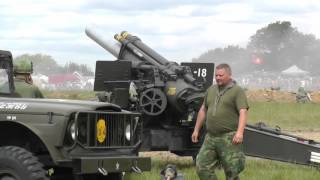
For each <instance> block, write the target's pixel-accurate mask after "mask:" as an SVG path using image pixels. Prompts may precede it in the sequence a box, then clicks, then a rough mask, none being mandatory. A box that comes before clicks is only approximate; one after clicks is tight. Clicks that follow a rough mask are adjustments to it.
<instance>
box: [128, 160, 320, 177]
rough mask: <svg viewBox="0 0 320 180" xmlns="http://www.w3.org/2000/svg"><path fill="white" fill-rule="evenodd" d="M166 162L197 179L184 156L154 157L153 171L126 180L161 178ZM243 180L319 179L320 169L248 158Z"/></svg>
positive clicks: (186, 175) (219, 172) (184, 174)
mask: <svg viewBox="0 0 320 180" xmlns="http://www.w3.org/2000/svg"><path fill="white" fill-rule="evenodd" d="M166 164H175V165H176V166H177V169H178V170H179V173H181V174H182V175H183V176H184V179H185V180H197V179H198V176H197V174H196V172H195V167H194V165H193V162H192V159H186V158H182V159H181V160H178V161H176V160H171V159H170V158H169V159H168V158H161V159H160V158H159V157H154V158H152V170H151V172H144V173H143V174H141V175H137V174H129V175H127V176H126V178H125V179H126V180H159V179H160V175H159V174H160V171H161V169H162V168H163V167H165V166H166ZM216 172H217V176H218V178H219V179H221V180H222V179H225V177H224V173H223V170H220V169H219V170H217V171H216ZM240 179H242V180H319V179H320V169H316V168H314V167H307V166H302V165H293V164H287V163H281V162H275V161H271V160H262V159H256V158H247V160H246V168H245V170H244V171H243V172H242V174H241V175H240Z"/></svg>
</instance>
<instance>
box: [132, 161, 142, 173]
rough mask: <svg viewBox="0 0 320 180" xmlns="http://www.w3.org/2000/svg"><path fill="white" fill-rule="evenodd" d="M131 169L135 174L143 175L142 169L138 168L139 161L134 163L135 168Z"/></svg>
mask: <svg viewBox="0 0 320 180" xmlns="http://www.w3.org/2000/svg"><path fill="white" fill-rule="evenodd" d="M131 169H132V170H133V171H134V172H135V173H138V174H141V173H142V171H141V169H140V168H139V167H138V162H137V161H134V164H133V166H132V167H131Z"/></svg>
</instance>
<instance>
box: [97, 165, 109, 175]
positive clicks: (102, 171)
mask: <svg viewBox="0 0 320 180" xmlns="http://www.w3.org/2000/svg"><path fill="white" fill-rule="evenodd" d="M98 171H99V172H100V173H101V174H102V175H103V176H106V175H108V171H107V170H106V169H104V168H103V167H99V168H98Z"/></svg>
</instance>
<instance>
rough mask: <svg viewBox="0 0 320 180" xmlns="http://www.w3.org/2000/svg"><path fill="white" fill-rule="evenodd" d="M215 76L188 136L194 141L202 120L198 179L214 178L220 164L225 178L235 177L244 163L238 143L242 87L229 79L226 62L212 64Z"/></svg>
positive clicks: (243, 97)
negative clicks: (203, 136)
mask: <svg viewBox="0 0 320 180" xmlns="http://www.w3.org/2000/svg"><path fill="white" fill-rule="evenodd" d="M215 79H216V82H217V84H216V85H213V86H211V87H209V88H208V90H207V93H206V95H205V97H204V101H203V104H202V106H201V108H200V110H199V112H198V116H197V122H196V125H195V128H194V131H193V133H192V137H191V138H192V141H193V142H194V143H197V142H198V141H199V132H200V129H201V127H202V125H203V123H204V122H206V130H207V134H206V136H205V140H204V142H203V145H202V147H201V149H200V151H199V153H198V155H197V159H196V165H197V173H198V176H199V178H200V179H201V180H216V179H217V177H216V175H215V168H216V167H217V166H219V165H221V166H222V167H223V169H224V172H225V175H226V179H227V180H238V179H239V174H240V172H241V171H242V170H243V169H244V164H245V156H244V153H243V151H242V146H243V145H242V142H243V133H244V128H245V125H246V119H247V110H248V109H249V106H248V102H247V98H246V95H245V93H244V91H243V89H242V88H241V87H240V86H238V85H237V84H236V82H235V81H233V80H232V78H231V68H230V66H229V65H228V64H220V65H218V66H217V67H216V72H215Z"/></svg>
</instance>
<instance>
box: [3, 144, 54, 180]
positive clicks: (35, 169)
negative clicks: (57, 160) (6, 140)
mask: <svg viewBox="0 0 320 180" xmlns="http://www.w3.org/2000/svg"><path fill="white" fill-rule="evenodd" d="M0 180H49V178H48V177H47V176H46V171H45V170H44V169H43V165H42V164H41V163H40V162H39V161H38V158H36V157H35V156H33V155H32V154H31V153H30V152H29V151H27V150H26V149H23V148H21V147H17V146H3V147H0Z"/></svg>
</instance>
